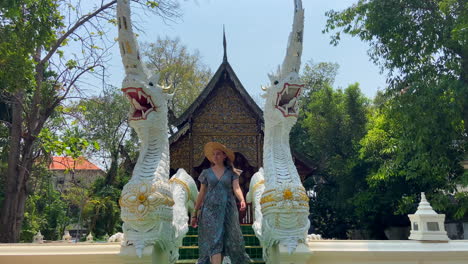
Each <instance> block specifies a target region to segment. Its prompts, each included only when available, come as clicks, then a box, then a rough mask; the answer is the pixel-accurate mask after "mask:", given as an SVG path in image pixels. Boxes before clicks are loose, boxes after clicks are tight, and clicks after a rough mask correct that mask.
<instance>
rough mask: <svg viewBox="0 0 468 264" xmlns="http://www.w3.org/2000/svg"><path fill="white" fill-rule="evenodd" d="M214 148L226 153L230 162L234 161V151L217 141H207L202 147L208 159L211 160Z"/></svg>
mask: <svg viewBox="0 0 468 264" xmlns="http://www.w3.org/2000/svg"><path fill="white" fill-rule="evenodd" d="M214 150H221V151H222V152H224V153H225V154H226V156H227V158H228V159H229V160H230V161H231V162H232V163H234V158H235V154H234V151H232V150H230V149H228V148H226V146H224V145H223V144H221V143H218V142H208V143H206V145H205V147H204V152H205V157H206V158H207V159H208V160H209V161H211V162H213V151H214Z"/></svg>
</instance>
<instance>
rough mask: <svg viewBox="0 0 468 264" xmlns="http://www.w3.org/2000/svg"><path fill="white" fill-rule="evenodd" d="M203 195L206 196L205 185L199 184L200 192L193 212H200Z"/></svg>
mask: <svg viewBox="0 0 468 264" xmlns="http://www.w3.org/2000/svg"><path fill="white" fill-rule="evenodd" d="M205 195H206V184H201V185H200V192H199V193H198V196H197V201H196V202H195V208H194V209H195V211H198V210H200V207H201V205H202V203H203V200H204V199H205Z"/></svg>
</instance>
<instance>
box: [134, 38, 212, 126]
mask: <svg viewBox="0 0 468 264" xmlns="http://www.w3.org/2000/svg"><path fill="white" fill-rule="evenodd" d="M143 55H144V56H145V58H146V60H147V65H148V67H149V68H150V69H152V70H154V71H157V72H159V73H160V74H161V75H160V84H161V85H164V86H169V85H170V86H171V87H173V88H174V89H175V93H174V97H173V99H172V102H171V105H170V109H171V110H172V111H173V113H174V115H175V116H174V117H178V116H180V115H181V114H182V113H183V112H184V111H185V110H186V109H187V108H188V107H189V106H190V105H191V104H192V103H193V101H194V100H195V99H196V98H197V97H198V95H199V94H200V92H201V91H202V90H203V88H205V86H206V84H207V83H208V81H209V80H210V79H211V77H212V73H211V70H210V69H209V68H208V67H207V66H205V65H203V64H202V62H201V56H200V54H199V53H198V51H195V52H193V53H190V52H189V50H188V49H187V47H186V46H185V45H183V44H182V43H181V42H180V39H179V38H175V39H170V38H169V37H166V38H164V39H162V38H160V37H158V39H157V41H156V43H150V44H149V45H147V49H146V50H145V51H144V53H143ZM174 117H172V116H170V120H169V121H172V120H171V119H173V118H174Z"/></svg>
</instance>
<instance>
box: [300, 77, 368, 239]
mask: <svg viewBox="0 0 468 264" xmlns="http://www.w3.org/2000/svg"><path fill="white" fill-rule="evenodd" d="M308 73H309V74H310V73H311V71H308ZM308 78H309V79H320V75H318V77H317V76H309V77H308ZM330 80H333V79H332V78H330V79H328V81H325V82H323V85H322V87H321V88H320V89H317V90H315V91H313V92H311V93H310V98H308V104H307V105H304V106H303V108H304V110H303V111H302V112H301V115H304V117H303V118H299V120H298V122H297V124H296V127H295V129H293V132H298V133H296V134H292V135H291V143H292V145H293V146H294V147H295V149H297V150H298V151H300V152H301V153H302V154H305V155H306V156H307V157H309V159H310V160H311V161H312V163H313V164H311V165H312V167H314V168H315V171H314V176H313V177H314V179H315V186H314V191H315V193H316V195H315V197H313V198H312V199H311V203H310V207H311V221H312V226H313V227H314V229H315V232H318V233H320V234H322V235H323V236H324V237H335V238H337V237H338V238H346V236H347V231H348V230H349V229H351V228H352V227H353V226H354V225H355V222H354V221H353V211H354V207H353V204H352V203H350V200H351V199H352V198H353V196H354V195H355V193H356V192H358V191H359V190H360V189H363V188H365V175H363V174H362V170H363V169H362V167H363V166H364V165H363V164H362V163H361V162H360V160H359V146H360V145H359V141H360V140H361V138H362V137H363V136H364V135H365V132H366V124H367V112H368V103H369V102H368V99H367V98H365V97H364V96H363V95H362V93H361V92H360V89H359V85H358V84H353V85H350V86H349V87H348V88H346V89H345V90H344V91H342V90H334V89H333V88H331V86H330V85H329V84H328V83H329V82H330ZM301 130H302V132H300V131H301ZM301 133H302V134H301Z"/></svg>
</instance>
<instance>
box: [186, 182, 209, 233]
mask: <svg viewBox="0 0 468 264" xmlns="http://www.w3.org/2000/svg"><path fill="white" fill-rule="evenodd" d="M205 194H206V184H202V185H200V192H199V193H198V196H197V201H196V202H195V208H194V209H195V210H194V212H193V215H192V221H190V224H191V225H192V227H194V228H196V227H197V226H198V210H200V207H201V205H202V203H203V200H204V199H205Z"/></svg>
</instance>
